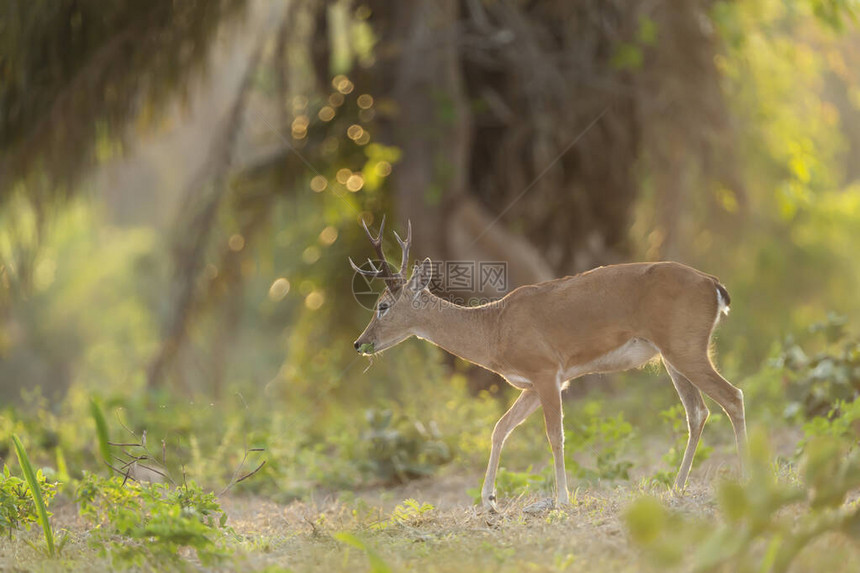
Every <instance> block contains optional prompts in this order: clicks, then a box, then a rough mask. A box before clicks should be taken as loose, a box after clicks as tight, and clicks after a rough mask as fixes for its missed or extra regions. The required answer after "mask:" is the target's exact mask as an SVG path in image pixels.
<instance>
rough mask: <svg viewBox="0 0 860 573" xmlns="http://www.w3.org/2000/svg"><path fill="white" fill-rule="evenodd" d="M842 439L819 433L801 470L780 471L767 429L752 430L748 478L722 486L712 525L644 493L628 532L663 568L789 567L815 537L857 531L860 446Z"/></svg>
mask: <svg viewBox="0 0 860 573" xmlns="http://www.w3.org/2000/svg"><path fill="white" fill-rule="evenodd" d="M847 446H848V443H846V442H844V441H840V440H836V439H833V438H818V439H816V440H814V441H812V442H810V443H809V444H808V446H807V449H806V451H805V453H804V457H803V459H802V462H801V466H800V469H799V474H797V475H791V474H790V473H789V474H788V475H784V471H783V470H784V468H783V467H782V466H780V465H779V464H775V463H774V458H773V455H772V453H771V450H770V447H769V445H768V443H767V440H766V438H765V437H764V434H763V433H761V432H754V433H753V435H752V438H751V441H750V453H751V458H750V460H751V463H750V476H749V479H748V480H746V481H745V482H743V483H738V482H731V481H728V482H723V483H722V484H721V485H720V486H719V488H718V492H717V502H718V510H719V514H720V521H719V522H718V524H717V525H716V527H715V524H714V521H713V520H711V519H703V518H701V517H690V516H688V515H685V514H684V513H683V512H680V511H673V510H669V509H667V508H666V507H665V505H664V504H663V503H661V502H660V501H659V500H657V499H655V498H653V497H643V498H640V499H638V500H636V501H635V502H633V503H632V504H631V505H630V507H629V508H628V510H627V516H626V519H627V525H628V529H629V532H630V537H631V539H632V540H633V542H634V543H635V544H637V545H638V546H640V547H641V548H643V549H644V550H645V553H646V555H647V556H648V557H649V559H650V560H651V561H652V562H653V563H654V565H655V566H657V567H659V568H660V569H661V570H665V569H670V568H671V569H674V568H681V569H683V570H685V571H737V572H745V571H773V572H775V573H778V572H784V571H787V570H788V568H789V567H790V566H791V564H792V562H793V561H794V560H795V559H796V558H797V557H798V555H800V553H801V552H802V551H803V550H804V549H805V548H807V547H808V546H809V545H810V544H811V543H812V542H813V541H814V540H816V539H817V538H819V537H821V536H825V535H839V534H842V535H845V536H847V537H848V538H849V539H855V538H856V536H857V535H858V527H857V525H858V523H860V507H858V506H857V504H855V503H846V498H847V496H848V495H849V493H850V492H851V491H852V490H854V489H856V488H857V487H860V453H858V450H857V449H856V448H855V449H853V451H852V452H851V453H850V454H846V451H847ZM690 548H692V550H690ZM818 564H819V566H822V567H823V566H824V565H823V563H821V562H819V563H818Z"/></svg>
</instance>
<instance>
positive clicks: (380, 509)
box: [0, 474, 712, 572]
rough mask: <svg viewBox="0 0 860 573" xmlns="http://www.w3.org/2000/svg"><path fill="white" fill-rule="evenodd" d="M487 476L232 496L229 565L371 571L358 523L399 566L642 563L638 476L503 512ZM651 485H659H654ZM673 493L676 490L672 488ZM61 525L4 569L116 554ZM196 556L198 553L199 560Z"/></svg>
mask: <svg viewBox="0 0 860 573" xmlns="http://www.w3.org/2000/svg"><path fill="white" fill-rule="evenodd" d="M480 480H481V476H479V475H477V474H476V475H450V476H447V477H444V478H436V479H427V480H420V481H417V482H413V483H410V484H408V485H405V486H400V487H396V488H377V489H369V490H366V491H363V492H360V493H359V494H357V495H355V496H352V495H347V496H346V497H347V498H351V499H347V500H346V501H344V500H342V499H339V498H338V496H337V495H335V494H329V495H325V496H323V497H320V498H319V499H311V500H309V501H295V502H292V503H288V504H278V503H275V502H272V501H270V500H266V499H260V498H251V497H240V496H236V497H226V498H224V499H223V500H222V501H223V507H224V509H225V510H226V511H227V512H228V514H229V516H230V522H229V523H230V524H231V525H232V527H233V528H234V529H235V531H236V533H237V534H238V535H239V537H240V540H239V541H237V542H236V544H235V549H236V556H235V558H233V559H231V560H229V561H227V562H225V563H224V565H223V566H222V568H223V569H224V570H234V569H235V570H243V571H257V570H261V569H265V568H267V567H271V568H274V570H276V571H277V570H281V568H283V569H285V570H291V571H362V570H367V569H368V568H369V564H368V557H367V555H366V554H365V552H364V551H362V550H359V549H356V548H354V547H350V546H349V545H347V544H345V543H343V542H341V541H338V540H337V539H336V538H335V535H336V534H337V533H340V532H349V533H351V534H353V535H355V536H356V537H357V538H358V539H360V540H362V541H363V542H365V543H366V544H367V546H368V547H369V548H370V549H371V550H372V551H374V552H376V553H377V554H378V555H379V556H380V557H381V558H382V560H383V561H385V563H387V564H388V566H389V567H390V568H391V569H392V570H395V571H397V570H415V571H428V572H432V571H440V572H444V571H485V570H486V571H561V570H568V569H571V568H572V569H574V570H579V569H583V570H590V571H641V570H642V569H643V565H642V563H641V561H640V557H639V555H638V553H637V551H636V550H635V549H634V548H632V547H631V546H630V544H629V543H628V539H627V535H626V533H625V530H624V526H623V520H622V512H623V509H624V507H625V506H626V504H627V503H628V502H629V501H630V500H631V499H632V498H633V497H635V496H637V495H639V494H641V493H642V491H643V490H642V489H641V488H640V487H636V486H634V485H625V486H620V487H617V488H615V489H605V488H590V489H579V490H576V492H575V494H574V496H575V502H574V503H573V505H572V507H570V508H568V509H566V510H563V511H542V512H538V513H535V514H530V513H527V512H524V511H523V510H524V509H525V508H527V506H529V505H530V504H531V503H533V502H535V501H538V500H539V499H540V498H538V497H535V496H528V497H522V498H519V499H508V500H500V513H499V514H488V513H486V512H483V511H482V510H480V509H479V508H478V507H476V506H474V505H473V504H472V500H471V498H470V497H469V496H468V495H467V494H466V489H467V488H469V487H473V486H474V485H475V484H478V483H480ZM708 491H709V490H708V488H706V487H703V486H702V485H699V484H694V485H692V486H691V488H690V489H689V491H688V493H687V495H686V496H685V497H684V498H679V499H675V500H674V501H673V502H672V503H673V505H677V506H683V507H685V508H687V509H688V510H689V511H695V512H701V513H710V512H711V511H712V509H711V500H710V495H709V493H708ZM651 493H655V492H654V491H653V490H652V491H651ZM663 495H664V496H665V497H666V499H671V496H670V495H669V494H668V493H665V492H664V493H663ZM409 498H412V499H416V500H418V501H419V502H427V503H430V504H432V505H433V506H434V509H433V510H431V511H428V512H426V513H424V514H421V515H417V516H415V517H412V518H409V519H406V520H404V521H402V522H400V523H392V522H390V516H391V513H392V511H393V510H394V508H395V507H396V506H397V505H398V504H399V503H401V502H402V501H403V500H404V499H409ZM54 513H55V515H54V518H53V523H54V524H55V528H56V529H66V530H67V531H68V532H69V535H70V540H69V542H68V543H67V545H66V547H65V549H64V551H63V554H62V556H61V558H60V559H59V560H56V561H50V560H47V559H46V558H45V557H44V556H43V555H41V554H40V553H39V552H38V551H36V550H34V549H33V548H32V547H31V546H30V545H28V544H27V543H26V541H27V540H30V541H31V542H35V541H37V540H38V535H39V534H38V533H37V531H33V532H31V533H30V534H23V533H22V534H19V535H18V536H17V537H16V538H14V539H13V540H11V541H8V542H6V541H5V540H4V542H3V543H2V544H0V571H21V570H27V571H30V570H34V571H52V570H58V569H62V570H68V571H91V570H93V569H94V568H95V569H99V570H101V569H107V568H109V563H108V562H107V561H106V560H104V559H103V558H101V557H99V556H98V554H97V550H96V549H94V548H92V547H89V545H88V543H87V530H86V525H85V523H84V522H83V521H82V520H80V519H79V518H78V517H77V512H76V509H75V507H74V505H73V504H70V503H66V504H65V505H58V506H57V507H55V508H54ZM190 561H191V563H194V560H193V559H191V560H190Z"/></svg>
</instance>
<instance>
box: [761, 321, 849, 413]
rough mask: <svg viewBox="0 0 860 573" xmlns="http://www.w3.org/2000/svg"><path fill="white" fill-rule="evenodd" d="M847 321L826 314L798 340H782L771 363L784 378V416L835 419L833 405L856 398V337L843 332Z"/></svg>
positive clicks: (789, 338) (792, 338)
mask: <svg viewBox="0 0 860 573" xmlns="http://www.w3.org/2000/svg"><path fill="white" fill-rule="evenodd" d="M847 322H848V321H847V319H846V318H845V317H843V316H837V315H835V314H830V315H829V316H828V317H827V320H826V321H824V322H819V323H814V324H812V325H811V326H810V327H809V328H808V329H807V331H806V332H805V333H804V336H803V337H802V339H800V340H798V339H796V338H795V337H794V336H788V337H786V339H785V341H784V342H783V344H782V349H781V351H780V353H779V354H778V355H777V356H776V358H775V359H774V360H773V363H774V365H775V366H776V367H778V368H781V369H782V371H783V373H784V377H785V385H786V391H787V392H786V393H787V395H788V399H789V403H788V406H787V408H786V410H785V415H786V417H788V418H793V417H794V416H795V415H797V414H800V415H801V416H802V417H805V418H814V417H816V416H825V415H829V416H831V417H832V416H835V415H836V416H838V415H839V408H838V406H837V404H839V403H840V402H841V403H843V404H844V403H845V402H853V401H854V400H855V398H857V397H858V396H860V338H858V337H856V336H855V335H852V334H851V333H850V332H849V331H848V330H847ZM804 348H806V349H805V350H804ZM834 406H837V407H836V408H834Z"/></svg>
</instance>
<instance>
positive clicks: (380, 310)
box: [376, 302, 389, 318]
mask: <svg viewBox="0 0 860 573" xmlns="http://www.w3.org/2000/svg"><path fill="white" fill-rule="evenodd" d="M388 308H389V304H388V303H387V302H381V303H379V307H378V308H377V309H376V313H377V314H378V315H379V317H380V318H382V316H383V315H384V314H385V313H386V312H388Z"/></svg>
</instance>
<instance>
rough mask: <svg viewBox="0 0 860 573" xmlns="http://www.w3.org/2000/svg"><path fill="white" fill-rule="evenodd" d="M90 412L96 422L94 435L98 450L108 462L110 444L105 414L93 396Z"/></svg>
mask: <svg viewBox="0 0 860 573" xmlns="http://www.w3.org/2000/svg"><path fill="white" fill-rule="evenodd" d="M90 413H91V414H92V417H93V420H94V421H95V423H96V437H97V438H98V441H99V452H101V454H102V458H103V459H104V461H105V462H106V463H110V444H108V442H109V441H110V439H109V437H108V428H107V422H106V421H105V416H104V413H103V412H102V409H101V406H99V403H98V402H97V401H96V399H95V398H92V399H91V400H90Z"/></svg>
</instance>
